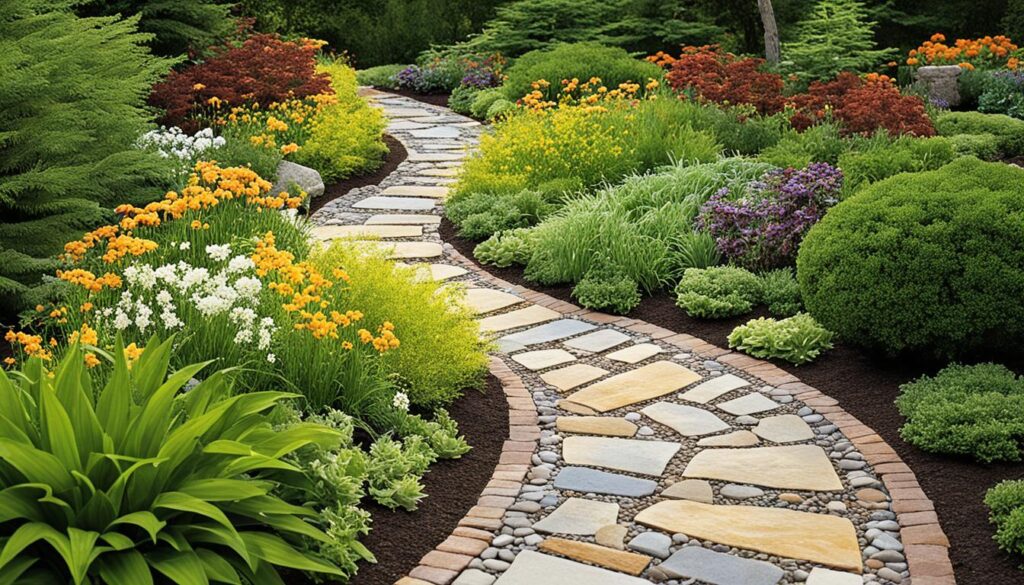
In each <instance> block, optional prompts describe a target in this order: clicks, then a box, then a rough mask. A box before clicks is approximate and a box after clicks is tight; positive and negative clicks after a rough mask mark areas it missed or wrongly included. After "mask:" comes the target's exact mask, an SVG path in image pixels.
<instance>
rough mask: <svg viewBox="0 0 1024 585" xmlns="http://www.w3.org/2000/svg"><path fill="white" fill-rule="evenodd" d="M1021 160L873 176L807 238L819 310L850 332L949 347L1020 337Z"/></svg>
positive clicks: (813, 308)
mask: <svg viewBox="0 0 1024 585" xmlns="http://www.w3.org/2000/svg"><path fill="white" fill-rule="evenodd" d="M1022 216H1024V171H1022V170H1020V169H1016V168H1013V167H1010V166H1006V165H1000V164H997V163H985V162H982V161H979V160H978V159H975V158H961V159H959V160H956V161H954V162H952V163H950V164H948V165H946V166H944V167H942V168H940V169H938V170H935V171H928V172H923V173H914V174H910V175H901V176H899V177H893V178H890V179H886V180H884V181H880V182H878V183H874V184H872V185H870V186H868V187H866V188H864V189H863V190H861V191H860V192H859V193H857V194H855V195H853V196H851V197H849V198H848V199H846V200H845V201H843V202H841V203H840V204H839V205H837V206H836V207H834V208H833V209H832V210H830V211H829V213H828V214H826V216H825V217H824V218H823V219H822V220H821V221H820V222H818V223H817V224H815V226H814V227H812V228H811V230H810V232H808V234H807V236H806V237H805V238H804V241H803V244H802V245H801V247H800V252H799V255H798V257H797V275H798V278H799V281H800V288H801V290H802V291H803V299H804V303H805V304H806V306H807V309H808V311H809V312H810V313H811V314H812V315H813V316H814V318H815V319H817V320H818V321H820V322H821V323H822V324H823V325H824V326H825V327H826V328H828V329H830V330H832V331H835V332H836V333H838V334H839V335H840V336H842V338H843V339H844V340H846V341H849V342H850V343H856V344H859V345H864V346H869V347H875V348H878V349H882V350H884V351H887V352H889V353H899V352H904V351H907V352H923V353H931V354H938V355H944V356H953V355H957V354H961V353H965V352H969V351H972V350H977V349H981V348H985V347H1004V346H1006V345H1011V346H1012V345H1014V344H1016V343H1020V341H1021V340H1022V338H1024V305H1022V304H1021V303H1020V302H1019V298H1020V291H1021V290H1022V287H1024V245H1022V243H1021V242H1024V223H1022V221H1021V217H1022Z"/></svg>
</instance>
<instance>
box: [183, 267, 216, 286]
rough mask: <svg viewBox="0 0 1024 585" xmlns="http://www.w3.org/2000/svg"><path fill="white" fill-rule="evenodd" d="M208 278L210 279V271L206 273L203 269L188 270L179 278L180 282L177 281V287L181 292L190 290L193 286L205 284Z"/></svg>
mask: <svg viewBox="0 0 1024 585" xmlns="http://www.w3.org/2000/svg"><path fill="white" fill-rule="evenodd" d="M209 277H210V271H208V270H207V269H205V268H190V269H189V270H188V271H187V272H185V274H184V275H183V276H182V277H181V280H180V281H179V285H178V286H179V288H181V289H182V290H187V289H189V288H192V287H193V286H195V285H197V284H201V283H202V282H205V281H206V279H207V278H209Z"/></svg>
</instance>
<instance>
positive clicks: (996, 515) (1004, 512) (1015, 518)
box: [985, 479, 1024, 555]
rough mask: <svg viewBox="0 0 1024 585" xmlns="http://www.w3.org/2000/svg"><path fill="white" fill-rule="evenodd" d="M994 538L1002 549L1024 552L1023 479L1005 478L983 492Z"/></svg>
mask: <svg viewBox="0 0 1024 585" xmlns="http://www.w3.org/2000/svg"><path fill="white" fill-rule="evenodd" d="M985 505H986V506H988V507H989V512H990V513H989V521H990V522H991V523H993V524H995V525H996V535H995V540H996V542H997V543H998V544H999V548H1001V549H1003V550H1004V551H1006V552H1008V553H1010V554H1015V555H1020V554H1024V480H1019V479H1018V480H1010V479H1008V480H1005V481H1001V482H999V483H998V484H996V485H995V487H993V488H991V489H990V490H988V492H986V493H985Z"/></svg>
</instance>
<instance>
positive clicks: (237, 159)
mask: <svg viewBox="0 0 1024 585" xmlns="http://www.w3.org/2000/svg"><path fill="white" fill-rule="evenodd" d="M221 135H222V136H223V137H224V139H225V142H224V145H223V146H218V147H215V148H211V149H209V150H207V151H204V152H203V159H204V160H215V161H217V162H218V163H220V164H221V165H223V166H225V167H249V168H251V169H252V170H254V171H256V174H257V175H259V176H261V177H263V178H264V179H266V180H268V181H271V182H273V181H274V180H275V179H276V177H277V167H278V165H280V164H281V159H283V158H284V156H283V155H282V154H281V150H280V149H278V148H267V147H265V146H263V145H261V144H253V143H252V141H251V140H249V138H250V134H249V133H248V132H247V131H246V130H245V129H244V128H242V127H240V126H234V125H231V126H226V127H224V129H223V130H222V133H221ZM180 188H184V186H181V187H180Z"/></svg>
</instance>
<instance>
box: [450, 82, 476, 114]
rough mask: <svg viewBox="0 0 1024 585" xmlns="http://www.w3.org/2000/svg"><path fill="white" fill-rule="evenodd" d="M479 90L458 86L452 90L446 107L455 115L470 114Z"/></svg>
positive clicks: (469, 86)
mask: <svg viewBox="0 0 1024 585" xmlns="http://www.w3.org/2000/svg"><path fill="white" fill-rule="evenodd" d="M479 94H480V90H479V89H477V88H475V87H473V86H471V85H460V86H458V87H456V88H455V89H453V90H452V94H451V95H450V96H449V97H448V107H449V108H451V109H452V111H453V112H455V113H457V114H470V113H472V111H473V102H474V101H475V100H476V96H477V95H479Z"/></svg>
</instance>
